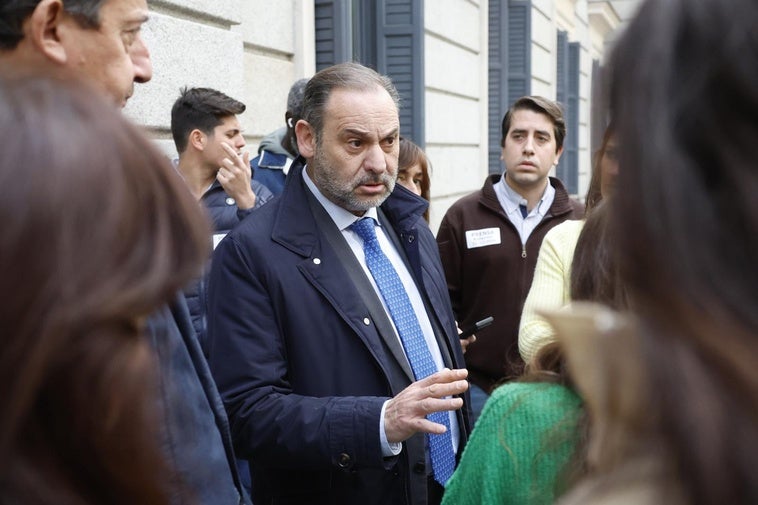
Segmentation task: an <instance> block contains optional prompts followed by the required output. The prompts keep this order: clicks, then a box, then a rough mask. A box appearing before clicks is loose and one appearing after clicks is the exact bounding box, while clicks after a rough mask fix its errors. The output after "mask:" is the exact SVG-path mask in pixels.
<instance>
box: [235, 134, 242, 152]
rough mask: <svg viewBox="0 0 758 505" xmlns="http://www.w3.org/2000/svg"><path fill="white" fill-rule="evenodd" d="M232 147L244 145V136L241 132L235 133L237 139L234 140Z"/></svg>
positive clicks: (240, 147)
mask: <svg viewBox="0 0 758 505" xmlns="http://www.w3.org/2000/svg"><path fill="white" fill-rule="evenodd" d="M234 147H236V148H237V149H242V148H243V147H245V137H243V136H242V134H241V133H240V134H239V135H237V139H236V140H235V141H234Z"/></svg>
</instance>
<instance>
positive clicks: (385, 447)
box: [379, 400, 403, 458]
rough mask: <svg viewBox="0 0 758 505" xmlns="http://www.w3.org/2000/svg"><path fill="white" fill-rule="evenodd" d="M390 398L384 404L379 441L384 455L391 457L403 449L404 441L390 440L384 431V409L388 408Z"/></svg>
mask: <svg viewBox="0 0 758 505" xmlns="http://www.w3.org/2000/svg"><path fill="white" fill-rule="evenodd" d="M388 402H389V400H387V401H386V402H384V404H383V405H382V413H381V414H380V417H379V441H380V443H381V445H382V456H384V457H385V458H391V457H393V456H397V455H398V454H400V452H401V451H402V450H403V443H402V442H389V441H388V440H387V433H385V431H384V410H385V409H386V408H387V403H388Z"/></svg>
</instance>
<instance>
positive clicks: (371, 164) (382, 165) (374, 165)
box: [363, 144, 387, 172]
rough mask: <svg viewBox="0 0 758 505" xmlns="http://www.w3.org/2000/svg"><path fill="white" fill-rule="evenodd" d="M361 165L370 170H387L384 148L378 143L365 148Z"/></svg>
mask: <svg viewBox="0 0 758 505" xmlns="http://www.w3.org/2000/svg"><path fill="white" fill-rule="evenodd" d="M363 166H364V168H365V169H366V170H371V171H372V172H384V171H385V170H387V157H386V153H385V152H384V149H382V146H381V145H379V144H374V145H372V146H371V147H369V148H368V149H367V150H366V157H365V158H364V159H363Z"/></svg>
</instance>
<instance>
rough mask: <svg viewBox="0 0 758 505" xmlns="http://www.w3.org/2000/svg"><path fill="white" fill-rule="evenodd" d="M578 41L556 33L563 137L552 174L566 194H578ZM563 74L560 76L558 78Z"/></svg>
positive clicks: (564, 34) (558, 88) (563, 33)
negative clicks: (559, 156)
mask: <svg viewBox="0 0 758 505" xmlns="http://www.w3.org/2000/svg"><path fill="white" fill-rule="evenodd" d="M580 50H581V48H580V45H579V42H568V37H567V34H566V32H558V84H559V86H558V87H557V90H558V93H557V99H558V101H559V102H561V104H563V113H564V116H565V119H566V138H565V140H564V142H563V155H562V156H561V161H560V163H559V164H558V167H557V168H556V175H557V176H558V178H559V179H560V180H561V181H563V184H564V185H565V186H566V189H567V190H568V192H569V193H570V194H572V195H576V194H577V193H578V192H579V54H580ZM562 74H563V75H562Z"/></svg>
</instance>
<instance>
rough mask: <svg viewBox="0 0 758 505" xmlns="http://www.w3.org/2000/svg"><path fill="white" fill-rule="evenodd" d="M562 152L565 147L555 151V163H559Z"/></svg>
mask: <svg viewBox="0 0 758 505" xmlns="http://www.w3.org/2000/svg"><path fill="white" fill-rule="evenodd" d="M561 154H563V147H561V148H560V149H558V151H556V153H555V159H554V160H553V165H554V166H555V165H558V162H559V161H560V160H561Z"/></svg>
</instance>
